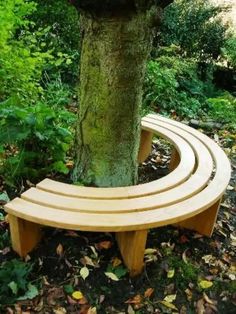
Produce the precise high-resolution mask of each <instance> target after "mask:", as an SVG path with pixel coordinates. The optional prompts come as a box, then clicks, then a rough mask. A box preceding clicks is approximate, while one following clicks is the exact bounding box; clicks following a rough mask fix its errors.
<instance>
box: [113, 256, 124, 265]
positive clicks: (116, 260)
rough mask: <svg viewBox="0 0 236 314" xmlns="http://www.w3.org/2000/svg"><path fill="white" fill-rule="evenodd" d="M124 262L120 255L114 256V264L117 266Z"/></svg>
mask: <svg viewBox="0 0 236 314" xmlns="http://www.w3.org/2000/svg"><path fill="white" fill-rule="evenodd" d="M121 264H122V261H121V260H120V259H119V258H118V257H114V258H113V259H112V266H113V267H117V266H119V265H121Z"/></svg>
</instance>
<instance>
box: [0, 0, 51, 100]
mask: <svg viewBox="0 0 236 314" xmlns="http://www.w3.org/2000/svg"><path fill="white" fill-rule="evenodd" d="M35 9H36V6H35V3H34V2H28V1H25V0H18V1H15V0H2V1H1V3H0V101H5V100H6V99H8V98H11V100H12V102H14V103H15V104H17V105H22V104H25V102H26V103H34V102H35V101H36V99H37V98H38V96H39V95H40V94H41V93H42V92H43V90H42V87H41V86H40V79H41V75H42V71H43V69H44V67H45V65H46V63H47V62H48V61H49V60H50V59H51V58H52V56H51V54H50V53H49V52H48V51H45V52H42V51H41V49H40V47H39V45H38V38H39V37H40V36H42V35H43V30H41V32H39V31H35V32H30V31H29V29H30V27H31V28H32V27H33V24H32V22H31V21H29V20H28V19H27V18H26V16H27V15H28V14H32V12H34V11H35Z"/></svg>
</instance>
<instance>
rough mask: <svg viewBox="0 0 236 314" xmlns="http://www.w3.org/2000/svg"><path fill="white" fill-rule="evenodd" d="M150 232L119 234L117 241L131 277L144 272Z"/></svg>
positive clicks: (117, 234)
mask: <svg viewBox="0 0 236 314" xmlns="http://www.w3.org/2000/svg"><path fill="white" fill-rule="evenodd" d="M147 233H148V230H140V231H127V232H117V233H116V240H117V242H118V245H119V248H120V252H121V255H122V258H123V260H124V263H125V265H126V267H127V268H128V269H129V271H130V277H135V276H137V275H139V274H140V273H141V272H142V270H143V264H144V262H143V260H144V251H145V247H146V241H147Z"/></svg>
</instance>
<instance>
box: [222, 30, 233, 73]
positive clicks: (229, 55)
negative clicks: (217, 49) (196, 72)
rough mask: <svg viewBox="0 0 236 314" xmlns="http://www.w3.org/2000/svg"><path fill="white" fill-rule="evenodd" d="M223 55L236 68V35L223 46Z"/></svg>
mask: <svg viewBox="0 0 236 314" xmlns="http://www.w3.org/2000/svg"><path fill="white" fill-rule="evenodd" d="M222 54H223V57H224V58H225V59H226V60H227V62H228V64H229V65H230V66H232V67H233V68H235V69H236V37H233V36H232V37H230V38H229V39H228V40H227V41H226V43H225V46H224V47H223V48H222Z"/></svg>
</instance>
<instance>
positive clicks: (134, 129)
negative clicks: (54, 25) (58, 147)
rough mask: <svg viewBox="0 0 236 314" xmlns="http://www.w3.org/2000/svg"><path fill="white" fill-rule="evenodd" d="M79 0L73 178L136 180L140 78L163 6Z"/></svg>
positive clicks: (110, 182)
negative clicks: (80, 26) (76, 108)
mask: <svg viewBox="0 0 236 314" xmlns="http://www.w3.org/2000/svg"><path fill="white" fill-rule="evenodd" d="M74 2H76V1H74ZM77 2H78V3H75V5H76V4H77V5H78V7H80V8H81V25H82V50H81V64H80V97H79V99H80V103H79V118H78V128H77V143H76V152H77V153H76V162H75V169H74V173H73V179H74V181H82V182H83V183H84V184H86V185H93V186H103V187H106V186H128V185H132V184H136V182H137V168H138V165H137V156H138V148H139V140H140V108H141V102H142V82H143V77H144V73H145V65H146V61H147V58H148V55H149V51H150V48H151V39H152V26H153V25H154V24H155V22H156V20H158V18H156V17H157V16H158V14H157V13H159V9H160V8H159V9H157V7H156V6H153V5H150V4H148V5H147V2H148V3H149V2H152V1H146V0H141V1H140V0H125V1H124V0H113V1H111V0H107V1H103V2H102V3H103V5H101V1H97V0H93V1H92V0H84V1H77Z"/></svg>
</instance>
